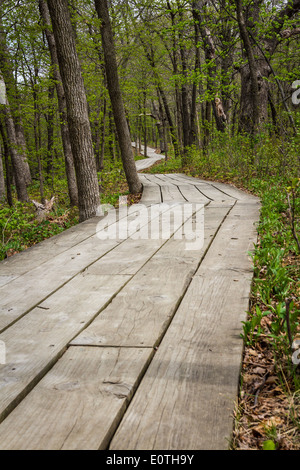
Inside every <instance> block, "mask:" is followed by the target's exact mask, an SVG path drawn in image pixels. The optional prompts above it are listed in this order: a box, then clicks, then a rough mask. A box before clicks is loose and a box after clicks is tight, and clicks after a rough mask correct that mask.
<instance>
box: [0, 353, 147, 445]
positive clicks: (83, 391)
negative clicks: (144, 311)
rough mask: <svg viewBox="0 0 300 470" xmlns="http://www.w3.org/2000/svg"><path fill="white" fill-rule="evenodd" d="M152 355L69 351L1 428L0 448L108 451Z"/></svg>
mask: <svg viewBox="0 0 300 470" xmlns="http://www.w3.org/2000/svg"><path fill="white" fill-rule="evenodd" d="M152 354H153V351H152V350H151V349H146V348H142V349H134V348H88V347H85V348H80V347H79V348H78V347H75V348H70V349H69V350H68V351H67V352H66V353H65V354H64V356H63V357H62V358H61V359H60V360H59V361H58V363H57V364H56V365H55V367H54V368H53V369H52V370H51V371H50V372H49V373H48V374H47V375H46V376H45V377H44V378H43V380H42V381H41V382H40V383H39V384H38V385H37V386H36V387H35V389H34V390H33V391H32V392H31V393H30V394H29V395H28V396H27V398H26V399H25V400H24V401H23V402H22V403H21V404H20V405H19V406H18V408H17V409H15V410H14V411H13V412H12V413H11V414H10V415H9V416H8V418H7V419H6V420H5V421H4V422H3V423H2V424H1V425H0V449H1V450H98V449H106V448H107V446H108V443H109V441H110V439H111V437H112V435H113V433H114V431H115V429H116V427H117V425H118V423H119V421H120V419H121V417H122V415H123V413H124V411H125V408H126V404H127V403H128V401H129V400H130V398H131V396H132V394H133V393H134V391H135V389H136V387H137V385H138V383H139V381H140V377H141V376H142V374H143V372H144V369H145V368H146V366H147V365H148V363H149V361H150V359H151V357H152Z"/></svg>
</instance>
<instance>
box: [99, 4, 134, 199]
mask: <svg viewBox="0 0 300 470" xmlns="http://www.w3.org/2000/svg"><path fill="white" fill-rule="evenodd" d="M95 7H96V11H97V14H98V16H99V19H100V20H101V37H102V47H103V51H104V61H105V70H106V78H107V86H108V91H109V96H110V100H111V105H112V110H113V115H114V120H115V124H116V129H117V133H118V141H119V145H120V151H121V158H122V162H123V167H124V171H125V175H126V179H127V183H128V186H129V191H130V192H131V193H132V194H137V193H140V192H141V191H142V184H141V182H140V180H139V177H138V174H137V170H136V165H135V161H134V156H133V151H132V144H131V137H130V132H129V127H128V123H127V119H126V114H125V108H124V104H123V99H122V95H121V89H120V84H119V76H118V66H117V59H116V52H115V46H114V38H113V32H112V27H111V22H110V18H109V11H108V4H107V0H95Z"/></svg>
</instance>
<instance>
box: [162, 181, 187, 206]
mask: <svg viewBox="0 0 300 470" xmlns="http://www.w3.org/2000/svg"><path fill="white" fill-rule="evenodd" d="M161 194H162V200H163V202H187V201H186V199H185V197H184V196H183V195H182V193H181V192H180V191H179V189H178V187H177V186H171V185H163V186H161Z"/></svg>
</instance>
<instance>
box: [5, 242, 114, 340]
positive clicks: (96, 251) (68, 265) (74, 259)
mask: <svg viewBox="0 0 300 470" xmlns="http://www.w3.org/2000/svg"><path fill="white" fill-rule="evenodd" d="M118 243H119V242H118V241H116V240H105V241H100V240H99V239H98V238H97V237H96V236H94V237H90V238H89V239H88V240H87V241H84V242H82V243H81V244H79V245H77V246H76V247H74V248H71V249H69V250H67V251H65V252H64V253H61V254H60V255H58V256H56V257H54V258H53V259H52V260H49V261H47V262H46V263H44V264H43V265H41V266H39V267H37V268H35V269H33V270H31V271H29V272H27V273H25V274H24V275H23V276H20V277H18V278H17V279H15V280H13V281H11V282H10V283H9V284H7V285H5V286H3V287H1V288H0V331H3V329H4V328H7V327H8V326H9V325H10V324H12V323H13V322H14V321H16V320H17V319H18V318H20V317H22V315H24V314H25V313H26V312H28V311H29V310H30V309H32V308H34V307H35V306H36V305H38V304H39V303H40V302H41V301H43V299H45V298H47V297H48V296H49V295H50V294H51V293H53V292H55V291H56V290H57V289H59V288H60V287H62V286H63V285H64V284H65V283H67V282H68V281H69V280H70V279H72V277H74V276H75V275H76V274H78V273H79V272H80V271H82V270H83V269H85V268H86V267H87V266H88V265H89V264H92V263H93V262H95V261H96V260H97V259H99V258H101V256H103V255H104V254H105V253H107V252H108V251H110V250H111V249H112V248H114V247H115V246H116V245H117V244H118Z"/></svg>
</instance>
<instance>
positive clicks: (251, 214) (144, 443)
mask: <svg viewBox="0 0 300 470" xmlns="http://www.w3.org/2000/svg"><path fill="white" fill-rule="evenodd" d="M249 209H250V210H249ZM237 215H239V216H240V217H243V221H240V224H239V226H240V227H243V230H245V232H246V231H247V229H248V228H250V234H249V235H248V237H242V236H241V234H242V231H243V230H242V229H241V230H240V232H239V237H237V240H236V242H237V243H231V242H230V240H231V238H229V237H230V235H232V232H235V233H236V228H237V226H236V220H237V218H236V216H237ZM258 216H259V211H258V210H257V205H255V207H252V208H249V205H241V207H239V206H238V207H236V206H235V207H234V208H233V209H232V211H231V212H230V214H229V216H228V217H227V218H226V219H225V221H224V223H223V225H222V227H221V228H220V230H219V232H218V234H217V236H216V238H215V240H214V242H213V243H212V246H211V248H210V249H209V251H208V253H207V255H206V257H205V259H204V261H203V263H202V264H201V266H200V268H199V270H198V272H197V275H196V276H194V277H193V280H192V282H191V284H190V286H189V288H188V290H187V293H186V295H185V296H184V298H183V300H182V302H181V304H180V306H179V308H178V311H177V312H176V314H175V316H174V318H173V321H172V323H171V325H170V327H169V328H168V330H167V332H166V334H165V336H164V338H163V340H162V343H161V345H160V347H159V349H158V352H157V354H156V355H155V357H154V359H153V361H152V363H151V365H150V367H149V369H148V370H147V372H146V374H145V376H144V378H143V380H142V382H141V385H140V387H139V389H138V391H137V393H136V394H135V396H134V398H133V401H132V403H131V404H130V406H129V408H128V411H127V413H126V414H125V417H124V419H123V420H122V422H121V424H120V427H119V429H118V431H117V433H116V435H115V437H114V438H113V440H112V443H111V446H110V449H111V450H114V449H118V450H123V449H132V450H135V449H138V450H141V449H147V450H158V449H168V450H190V449H191V450H203V449H205V450H206V449H207V450H208V449H213V450H219V449H220V450H224V449H227V448H228V444H229V440H230V436H231V433H232V429H233V417H232V411H233V409H234V404H235V400H236V398H237V392H238V381H239V375H240V364H241V357H242V350H243V342H242V339H241V337H240V333H242V324H241V322H242V321H243V320H245V319H246V310H247V309H248V305H249V293H250V289H251V280H252V275H253V273H252V269H251V261H250V260H249V258H248V256H247V250H248V248H249V244H250V245H251V243H250V241H249V238H250V237H252V244H253V243H254V242H255V239H256V236H255V233H254V231H252V228H251V227H252V226H253V224H254V223H255V221H257V220H258ZM246 218H248V219H249V218H250V219H251V221H250V222H248V223H247V222H246ZM241 222H242V223H241ZM230 227H231V230H230ZM226 239H227V245H226V246H225V240H226ZM221 248H222V250H223V251H222V253H219V252H220V251H221V250H220V249H221ZM236 252H237V253H238V254H239V258H240V261H239V262H238V264H236V259H235V253H236ZM219 254H221V255H222V256H219ZM232 257H233V258H234V261H233V262H232V264H229V266H228V262H230V259H231V258H232ZM233 268H234V269H233ZM132 429H134V432H132ZM129 430H131V432H129Z"/></svg>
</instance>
